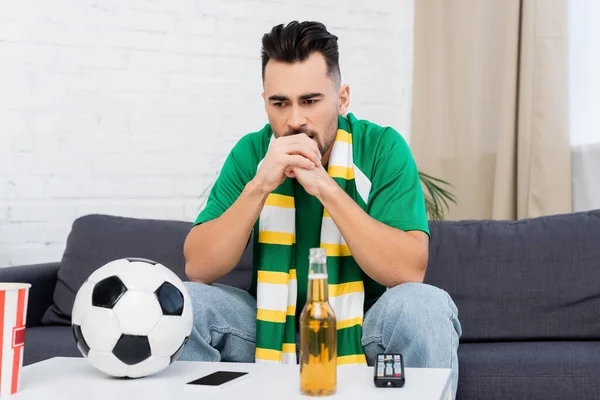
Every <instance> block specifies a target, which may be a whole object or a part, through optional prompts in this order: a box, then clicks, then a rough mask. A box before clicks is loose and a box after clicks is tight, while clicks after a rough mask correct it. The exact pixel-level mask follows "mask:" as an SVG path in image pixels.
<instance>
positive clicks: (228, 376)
mask: <svg viewBox="0 0 600 400" xmlns="http://www.w3.org/2000/svg"><path fill="white" fill-rule="evenodd" d="M246 374H247V372H235V371H217V372H213V373H212V374H209V375H206V376H203V377H202V378H198V379H196V380H194V381H191V382H188V385H206V386H219V385H222V384H224V383H227V382H229V381H232V380H234V379H236V378H239V377H240V376H244V375H246Z"/></svg>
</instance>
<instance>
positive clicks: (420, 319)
mask: <svg viewBox="0 0 600 400" xmlns="http://www.w3.org/2000/svg"><path fill="white" fill-rule="evenodd" d="M380 301H383V302H384V304H383V305H384V307H385V315H386V318H387V319H389V320H392V321H397V322H398V323H402V324H406V325H409V326H411V328H412V329H416V330H421V329H423V330H427V329H434V328H435V326H436V325H437V322H436V321H439V320H440V318H443V319H446V320H448V319H456V318H457V313H458V312H457V309H456V305H455V304H454V302H453V301H452V299H451V298H450V296H449V295H448V293H447V292H446V291H444V290H442V289H440V288H438V287H435V286H432V285H428V284H425V283H417V282H409V283H404V284H401V285H397V286H395V287H393V288H390V289H388V290H386V292H385V293H384V294H383V295H382V296H381V298H380ZM457 331H459V332H458V333H459V335H460V327H458V329H457Z"/></svg>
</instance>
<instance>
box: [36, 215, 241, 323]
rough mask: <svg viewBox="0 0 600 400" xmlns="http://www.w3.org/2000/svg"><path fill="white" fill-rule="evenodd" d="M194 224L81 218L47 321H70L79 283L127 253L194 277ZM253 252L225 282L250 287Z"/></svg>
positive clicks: (73, 232)
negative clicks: (189, 259)
mask: <svg viewBox="0 0 600 400" xmlns="http://www.w3.org/2000/svg"><path fill="white" fill-rule="evenodd" d="M191 228H192V224H191V223H190V222H183V221H169V220H156V219H137V218H126V217H118V216H111V215H100V214H94V215H86V216H83V217H80V218H78V219H76V220H75V221H74V223H73V225H72V229H71V232H70V233H69V237H68V238H67V244H66V248H65V251H64V254H63V257H62V260H61V265H60V269H59V271H58V280H57V283H56V288H55V290H54V295H53V304H52V305H51V306H50V308H49V309H48V310H47V311H46V313H45V314H44V317H43V318H42V323H44V324H48V325H54V324H63V325H67V324H69V323H70V318H71V311H72V309H73V303H74V302H75V296H76V295H77V291H78V290H79V288H81V286H82V285H83V283H84V282H85V280H86V279H87V278H88V277H89V276H90V275H91V274H92V273H93V272H94V271H95V270H97V269H98V268H100V267H102V266H103V265H104V264H106V263H108V262H110V261H112V260H116V259H119V258H127V257H140V258H146V259H150V260H153V261H156V262H159V263H161V264H163V265H164V266H166V267H168V268H169V269H171V270H172V271H174V272H175V274H177V276H179V278H180V279H182V280H184V281H185V280H188V279H187V277H186V275H185V259H184V257H183V244H184V242H185V238H186V236H187V234H188V232H189V231H190V229H191ZM249 247H251V246H249ZM249 257H250V256H249V255H248V252H246V253H245V255H244V257H243V258H242V260H241V261H240V265H239V266H238V268H236V269H235V270H234V271H233V272H232V273H230V274H229V275H227V276H225V277H224V278H223V279H221V280H220V281H219V282H221V283H224V284H228V285H232V286H236V287H240V288H244V289H245V288H247V287H248V285H249V284H250V272H249V271H251V268H252V264H251V259H250V258H249Z"/></svg>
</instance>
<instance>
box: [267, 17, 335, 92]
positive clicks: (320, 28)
mask: <svg viewBox="0 0 600 400" xmlns="http://www.w3.org/2000/svg"><path fill="white" fill-rule="evenodd" d="M337 40H338V38H337V36H335V35H332V34H331V33H329V32H328V31H327V28H325V25H323V24H322V23H320V22H313V21H304V22H298V21H292V22H290V23H289V24H288V25H287V26H284V25H283V24H280V25H277V26H274V27H273V29H271V32H269V33H265V34H264V35H263V38H262V51H261V56H262V78H263V80H264V79H265V67H266V65H267V63H268V62H269V60H270V59H273V60H277V61H281V62H287V63H290V64H293V63H295V62H302V61H305V60H306V59H307V58H308V57H309V56H310V55H311V54H312V53H314V52H319V53H321V54H322V55H323V57H324V58H325V61H326V63H327V75H328V76H329V77H332V78H333V79H334V80H335V81H336V82H337V83H338V84H339V82H340V79H341V74H340V66H339V52H338V44H337Z"/></svg>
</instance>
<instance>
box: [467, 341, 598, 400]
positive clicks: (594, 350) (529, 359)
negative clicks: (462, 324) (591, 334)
mask: <svg viewBox="0 0 600 400" xmlns="http://www.w3.org/2000/svg"><path fill="white" fill-rule="evenodd" d="M598 354H600V341H598V342H506V343H465V344H461V345H460V346H459V349H458V360H459V368H458V369H459V380H458V391H457V395H456V398H457V399H461V400H479V399H486V400H495V399H498V400H500V399H546V400H552V399H556V400H558V399H598V398H600V380H599V379H598V372H597V371H598V370H599V369H600V357H598Z"/></svg>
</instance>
